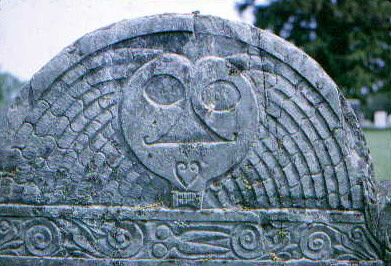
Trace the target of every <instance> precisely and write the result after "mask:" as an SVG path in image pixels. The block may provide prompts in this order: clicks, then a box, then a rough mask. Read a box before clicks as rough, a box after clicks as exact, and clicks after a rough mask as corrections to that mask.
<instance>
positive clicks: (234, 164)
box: [0, 14, 391, 265]
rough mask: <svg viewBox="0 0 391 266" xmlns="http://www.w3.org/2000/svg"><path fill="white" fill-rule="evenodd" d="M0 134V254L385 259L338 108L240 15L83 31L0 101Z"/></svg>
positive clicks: (361, 145)
mask: <svg viewBox="0 0 391 266" xmlns="http://www.w3.org/2000/svg"><path fill="white" fill-rule="evenodd" d="M0 136H1V140H0V147H1V148H0V167H1V169H2V172H1V179H0V264H1V265H3V264H5V265H8V264H16V265H64V264H65V265H66V264H68V265H84V264H86V265H111V264H113V265H125V264H126V265H127V264H133V263H137V264H146V265H153V264H161V263H165V262H167V263H172V264H182V265H187V264H192V265H194V264H216V263H223V264H224V263H228V264H235V265H243V264H248V265H254V263H258V264H260V265H285V264H289V265H347V264H346V263H352V264H351V265H358V264H355V263H358V262H360V265H383V261H386V260H389V258H390V250H391V249H390V248H391V245H390V241H391V238H390V233H391V230H390V226H389V225H388V223H387V219H389V218H390V215H388V214H387V212H383V211H382V210H383V209H386V208H389V205H387V204H385V205H380V204H378V201H377V199H376V192H375V189H374V185H373V182H372V175H373V171H372V166H371V163H370V160H369V155H368V149H367V147H366V144H365V140H364V137H363V134H362V132H361V130H360V128H359V126H358V123H357V121H356V118H355V115H354V113H353V111H352V109H351V108H350V107H349V105H348V104H347V102H346V100H345V99H344V97H343V96H342V95H341V94H340V92H339V90H338V88H337V86H336V85H335V83H334V82H333V81H332V80H331V79H330V78H329V77H328V76H327V75H326V74H325V72H324V71H323V70H322V68H321V67H320V66H319V65H318V64H317V63H316V62H314V61H313V60H312V59H311V58H310V57H308V56H307V55H306V54H304V53H303V52H302V51H300V50H299V49H298V48H296V47H294V46H293V45H291V44H289V43H288V42H286V41H284V40H282V39H280V38H279V37H277V36H275V35H273V34H271V33H268V32H267V31H262V30H260V29H257V28H255V27H252V26H250V25H246V24H242V23H237V22H231V21H227V20H224V19H220V18H216V17H211V16H202V15H199V14H184V15H178V14H164V15H157V16H151V17H143V18H139V19H135V20H124V21H121V22H118V23H116V24H113V25H110V26H108V27H105V28H102V29H99V30H97V31H95V32H92V33H90V34H87V35H85V36H84V37H82V38H81V39H79V40H78V41H76V42H75V43H73V44H72V45H70V46H68V47H67V48H65V49H64V50H63V51H62V52H61V53H60V54H59V55H57V56H56V57H54V58H53V59H52V60H51V61H50V62H49V63H48V64H47V65H46V66H45V67H43V68H42V69H41V70H40V71H39V72H38V73H36V74H35V75H34V77H33V78H32V79H31V81H30V82H29V83H28V84H27V85H26V86H25V87H24V88H23V90H22V91H21V92H20V94H19V95H18V97H17V98H16V100H15V101H14V103H13V104H12V105H11V106H9V107H7V108H6V109H5V110H3V112H2V117H1V132H0ZM387 215H388V216H387Z"/></svg>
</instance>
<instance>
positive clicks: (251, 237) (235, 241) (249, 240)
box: [231, 225, 263, 259]
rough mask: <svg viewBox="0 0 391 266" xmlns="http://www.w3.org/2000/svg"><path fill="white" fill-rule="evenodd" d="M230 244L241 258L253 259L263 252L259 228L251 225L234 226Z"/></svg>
mask: <svg viewBox="0 0 391 266" xmlns="http://www.w3.org/2000/svg"><path fill="white" fill-rule="evenodd" d="M231 244H232V248H233V250H234V252H235V253H236V255H238V256H239V257H241V258H244V259H254V258H257V257H259V256H261V255H262V254H263V241H262V235H261V232H260V231H259V229H258V228H257V227H255V226H253V225H240V226H238V227H236V228H235V230H234V232H233V235H232V238H231Z"/></svg>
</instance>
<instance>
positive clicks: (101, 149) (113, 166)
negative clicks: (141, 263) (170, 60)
mask: <svg viewBox="0 0 391 266" xmlns="http://www.w3.org/2000/svg"><path fill="white" fill-rule="evenodd" d="M160 53H162V51H160V50H153V49H150V50H149V49H128V48H117V49H113V50H110V51H103V52H100V53H97V54H95V55H93V56H90V57H88V58H87V59H85V60H83V61H81V62H79V63H78V64H76V65H74V66H72V67H71V68H70V69H68V70H67V71H66V72H65V74H64V75H62V76H60V77H59V78H58V79H57V80H56V81H55V82H54V83H53V84H52V85H51V86H49V87H48V88H47V89H46V90H45V91H43V93H42V94H41V96H40V97H39V98H38V99H37V101H35V103H34V108H32V111H31V113H30V114H29V115H28V116H27V117H25V119H24V121H23V123H22V125H21V126H20V127H19V128H18V130H17V132H16V134H15V136H16V138H17V139H18V138H19V140H18V142H20V143H24V146H22V147H17V149H16V150H15V149H14V150H13V152H17V153H18V154H19V153H20V154H21V157H22V158H24V160H25V162H28V164H29V165H31V164H40V165H39V167H37V168H36V169H35V170H37V173H36V175H35V178H36V179H37V180H35V183H36V184H37V185H38V186H39V187H40V189H41V191H42V192H43V194H44V195H45V194H47V195H49V196H48V197H47V198H45V199H44V198H41V199H40V200H41V201H43V202H48V203H50V202H52V201H54V202H61V194H63V197H65V195H67V197H69V195H73V196H74V197H75V201H80V200H81V201H82V202H86V203H88V202H92V201H94V202H96V200H97V199H93V197H94V191H95V193H98V194H100V195H99V196H98V195H96V196H97V197H99V198H100V199H99V200H98V201H101V203H111V202H112V201H115V199H114V198H113V197H114V195H115V194H118V193H117V192H116V191H118V190H119V191H120V192H122V193H123V194H125V195H127V196H131V197H137V196H138V197H139V196H141V191H140V190H141V189H142V188H141V186H137V185H133V187H132V186H130V184H129V183H130V182H132V181H133V180H134V179H137V178H138V177H139V174H135V173H134V174H132V173H131V174H129V169H130V168H131V167H133V165H132V162H131V160H130V159H129V158H128V155H129V154H128V153H129V151H128V150H127V146H126V145H123V143H122V136H121V134H119V132H120V127H119V125H118V119H117V116H118V108H119V104H120V101H119V99H120V98H121V88H122V87H123V86H124V83H125V82H126V80H127V79H128V78H129V77H130V76H131V75H132V74H133V72H134V71H135V70H137V69H138V68H139V67H140V66H142V65H143V64H145V63H146V62H147V61H149V60H151V59H153V58H154V57H156V56H157V55H159V54H160ZM26 136H29V139H26ZM38 168H39V170H38ZM59 169H60V170H59ZM61 169H62V170H61ZM86 173H87V174H86ZM39 175H41V177H39ZM64 175H66V178H64V177H65V176H64ZM114 175H123V176H125V178H124V179H123V180H122V183H123V184H122V186H120V184H119V182H118V181H116V179H115V178H113V176H114ZM100 177H102V178H100ZM31 178H32V177H31ZM49 179H51V180H52V181H53V182H48V180H49ZM54 179H55V181H54ZM94 180H95V181H96V186H95V187H94ZM85 181H86V182H85ZM87 181H88V182H87ZM91 181H92V182H91ZM102 182H104V183H106V184H101V183H102ZM103 187H106V188H107V191H106V192H107V193H106V194H105V195H103V194H104V193H103V192H102V191H100V190H101V188H103ZM61 188H62V189H63V191H62V190H61ZM56 191H57V192H56ZM45 192H46V193H45ZM53 194H60V195H59V197H57V196H58V195H57V196H52V195H53ZM68 199H69V198H68ZM147 201H148V200H147ZM117 203H120V202H117ZM130 203H131V202H130Z"/></svg>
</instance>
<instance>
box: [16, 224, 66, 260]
mask: <svg viewBox="0 0 391 266" xmlns="http://www.w3.org/2000/svg"><path fill="white" fill-rule="evenodd" d="M24 239H25V244H26V249H27V250H28V251H29V253H30V254H32V255H36V256H48V255H51V254H53V253H55V252H56V251H57V250H58V248H59V245H60V234H59V232H58V229H57V227H56V226H55V225H54V224H53V223H52V222H50V221H48V220H46V219H35V220H32V221H29V222H27V223H26V224H25V226H24Z"/></svg>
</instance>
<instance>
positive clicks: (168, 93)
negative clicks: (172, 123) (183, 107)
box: [144, 75, 185, 105]
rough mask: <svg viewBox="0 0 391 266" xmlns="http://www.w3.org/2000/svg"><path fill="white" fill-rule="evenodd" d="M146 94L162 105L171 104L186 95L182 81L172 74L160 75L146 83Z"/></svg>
mask: <svg viewBox="0 0 391 266" xmlns="http://www.w3.org/2000/svg"><path fill="white" fill-rule="evenodd" d="M144 86H145V94H146V96H147V97H148V98H149V99H150V100H151V101H153V102H155V103H157V104H160V105H171V104H173V103H175V102H177V101H179V100H181V99H182V98H183V97H184V92H185V90H184V88H183V85H182V83H181V82H180V81H179V80H178V79H176V78H174V77H173V76H170V75H158V76H154V77H152V78H151V79H149V80H148V81H147V82H146V83H145V85H144Z"/></svg>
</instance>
